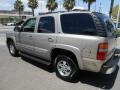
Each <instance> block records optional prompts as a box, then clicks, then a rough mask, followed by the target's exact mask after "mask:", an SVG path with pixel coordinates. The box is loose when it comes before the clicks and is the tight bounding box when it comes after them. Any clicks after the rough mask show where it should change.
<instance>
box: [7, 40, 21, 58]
mask: <svg viewBox="0 0 120 90" xmlns="http://www.w3.org/2000/svg"><path fill="white" fill-rule="evenodd" d="M7 45H8V49H9V53H10V54H11V55H12V56H13V57H18V56H19V54H18V50H17V49H16V47H15V45H14V43H13V41H9V42H8V43H7Z"/></svg>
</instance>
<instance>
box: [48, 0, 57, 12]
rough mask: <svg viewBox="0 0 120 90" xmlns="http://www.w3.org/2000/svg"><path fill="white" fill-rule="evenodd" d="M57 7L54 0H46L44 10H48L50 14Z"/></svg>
mask: <svg viewBox="0 0 120 90" xmlns="http://www.w3.org/2000/svg"><path fill="white" fill-rule="evenodd" d="M57 7H58V4H57V2H56V0H48V1H47V4H46V8H48V10H50V12H52V11H54V10H55V9H56V8H57Z"/></svg>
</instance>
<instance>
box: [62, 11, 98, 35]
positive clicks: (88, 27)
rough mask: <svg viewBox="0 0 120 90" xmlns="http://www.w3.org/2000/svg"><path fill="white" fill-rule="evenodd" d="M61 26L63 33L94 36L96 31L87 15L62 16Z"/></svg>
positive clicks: (89, 16)
mask: <svg viewBox="0 0 120 90" xmlns="http://www.w3.org/2000/svg"><path fill="white" fill-rule="evenodd" d="M61 25H62V30H63V32H64V33H70V34H83V35H84V34H85V35H96V33H97V31H96V28H95V25H94V22H93V19H92V17H91V15H89V14H84V13H83V14H63V15H61Z"/></svg>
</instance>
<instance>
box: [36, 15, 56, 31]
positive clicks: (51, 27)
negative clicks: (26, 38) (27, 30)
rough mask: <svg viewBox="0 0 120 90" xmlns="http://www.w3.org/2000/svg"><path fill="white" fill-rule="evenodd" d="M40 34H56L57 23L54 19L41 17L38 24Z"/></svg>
mask: <svg viewBox="0 0 120 90" xmlns="http://www.w3.org/2000/svg"><path fill="white" fill-rule="evenodd" d="M38 32H39V33H54V32H55V22H54V18H53V17H50V16H49V17H41V18H40V21H39V24H38Z"/></svg>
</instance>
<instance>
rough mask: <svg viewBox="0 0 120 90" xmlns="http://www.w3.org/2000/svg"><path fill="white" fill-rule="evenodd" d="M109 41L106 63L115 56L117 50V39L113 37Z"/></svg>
mask: <svg viewBox="0 0 120 90" xmlns="http://www.w3.org/2000/svg"><path fill="white" fill-rule="evenodd" d="M107 41H108V52H107V55H106V61H108V60H109V59H110V58H111V57H112V56H113V54H114V52H115V50H116V45H117V39H116V38H113V37H108V38H107ZM106 61H105V62H106Z"/></svg>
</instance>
